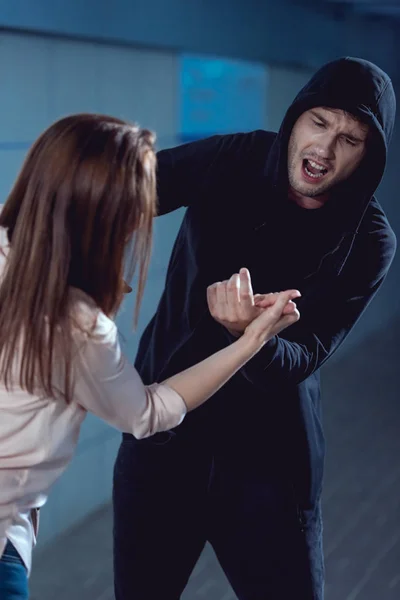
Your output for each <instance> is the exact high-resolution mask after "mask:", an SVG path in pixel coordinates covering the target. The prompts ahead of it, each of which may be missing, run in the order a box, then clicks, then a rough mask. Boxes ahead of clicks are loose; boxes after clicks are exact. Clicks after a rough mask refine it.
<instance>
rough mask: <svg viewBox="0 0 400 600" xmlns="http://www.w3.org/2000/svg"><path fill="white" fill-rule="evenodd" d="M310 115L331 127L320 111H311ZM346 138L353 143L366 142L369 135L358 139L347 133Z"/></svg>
mask: <svg viewBox="0 0 400 600" xmlns="http://www.w3.org/2000/svg"><path fill="white" fill-rule="evenodd" d="M310 113H311V114H312V116H313V117H314V118H316V119H318V120H319V121H321V122H322V123H323V124H324V125H329V121H328V119H326V118H325V117H323V116H322V115H321V113H319V112H318V110H310ZM346 137H347V138H348V139H349V140H351V141H352V142H359V143H361V142H365V140H366V138H367V137H368V136H367V135H366V136H365V138H364V137H363V138H361V137H358V136H356V135H353V134H352V133H346Z"/></svg>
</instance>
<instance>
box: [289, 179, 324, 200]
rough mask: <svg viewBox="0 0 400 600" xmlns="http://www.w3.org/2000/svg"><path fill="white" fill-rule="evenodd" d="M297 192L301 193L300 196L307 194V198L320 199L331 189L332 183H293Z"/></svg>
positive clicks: (293, 187)
mask: <svg viewBox="0 0 400 600" xmlns="http://www.w3.org/2000/svg"><path fill="white" fill-rule="evenodd" d="M291 187H292V189H293V191H294V192H295V194H299V195H300V196H305V197H306V198H315V199H318V197H320V196H325V195H326V194H327V193H328V192H329V191H330V189H331V186H330V185H319V186H317V185H307V184H299V183H296V184H295V185H291Z"/></svg>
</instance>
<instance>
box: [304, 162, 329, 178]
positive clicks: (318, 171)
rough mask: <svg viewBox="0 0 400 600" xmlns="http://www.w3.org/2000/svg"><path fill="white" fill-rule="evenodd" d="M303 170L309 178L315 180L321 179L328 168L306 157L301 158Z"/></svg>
mask: <svg viewBox="0 0 400 600" xmlns="http://www.w3.org/2000/svg"><path fill="white" fill-rule="evenodd" d="M303 172H304V173H305V174H306V175H307V177H309V178H310V179H314V180H317V179H322V177H323V176H324V175H326V174H327V172H328V169H327V168H326V167H324V166H323V165H321V164H319V163H317V162H315V161H314V160H310V159H308V158H306V159H304V160H303Z"/></svg>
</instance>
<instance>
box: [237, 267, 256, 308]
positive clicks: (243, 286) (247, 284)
mask: <svg viewBox="0 0 400 600" xmlns="http://www.w3.org/2000/svg"><path fill="white" fill-rule="evenodd" d="M240 303H241V304H242V305H243V307H244V308H247V307H250V306H254V297H253V287H252V285H251V277H250V273H249V270H248V269H240Z"/></svg>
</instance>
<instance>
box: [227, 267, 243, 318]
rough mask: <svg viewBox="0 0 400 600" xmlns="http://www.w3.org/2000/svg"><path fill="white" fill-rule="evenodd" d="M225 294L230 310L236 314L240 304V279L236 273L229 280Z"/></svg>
mask: <svg viewBox="0 0 400 600" xmlns="http://www.w3.org/2000/svg"><path fill="white" fill-rule="evenodd" d="M226 293H227V302H228V304H229V307H230V310H232V311H233V312H235V313H236V312H237V309H238V306H239V302H240V277H239V275H238V273H235V274H234V275H232V277H231V278H230V279H229V281H228V284H227V292H226Z"/></svg>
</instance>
